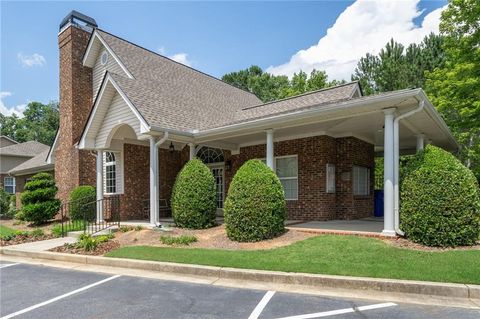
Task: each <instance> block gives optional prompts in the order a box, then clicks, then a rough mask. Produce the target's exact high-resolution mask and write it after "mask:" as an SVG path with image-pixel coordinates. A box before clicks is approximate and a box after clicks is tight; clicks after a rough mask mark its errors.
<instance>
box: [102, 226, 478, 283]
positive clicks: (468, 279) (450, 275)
mask: <svg viewBox="0 0 480 319" xmlns="http://www.w3.org/2000/svg"><path fill="white" fill-rule="evenodd" d="M107 256H108V257H119V258H133V259H144V260H156V261H170V262H178V263H188V264H200V265H209V266H223V267H234V268H248V269H262V270H277V271H287V272H305V273H314V274H330V275H346V276H364V277H377V278H396V279H412V280H426V281H439V282H456V283H472V284H480V273H479V269H480V250H469V251H446V252H424V251H414V250H408V249H401V248H396V247H391V246H389V245H387V244H385V243H384V242H382V241H381V240H378V239H373V238H361V237H353V236H334V235H325V236H318V237H313V238H309V239H307V240H304V241H301V242H297V243H295V244H293V245H290V246H288V247H281V248H276V249H271V250H257V251H238V250H237V251H233V250H220V249H187V248H162V247H150V246H132V247H124V248H119V249H117V250H114V251H112V252H110V253H108V254H107Z"/></svg>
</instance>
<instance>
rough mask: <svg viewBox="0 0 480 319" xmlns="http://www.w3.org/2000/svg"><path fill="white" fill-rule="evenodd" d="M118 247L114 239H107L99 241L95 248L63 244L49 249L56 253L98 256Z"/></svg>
mask: <svg viewBox="0 0 480 319" xmlns="http://www.w3.org/2000/svg"><path fill="white" fill-rule="evenodd" d="M119 247H120V243H119V242H117V241H115V240H109V241H107V242H104V243H100V244H99V245H98V246H97V248H96V249H95V250H90V251H86V250H85V249H83V248H77V247H75V245H73V244H65V245H63V246H60V247H55V248H52V249H50V250H49V251H53V252H57V253H66V254H78V255H90V256H100V255H104V254H106V253H108V252H109V251H111V250H114V249H117V248H119Z"/></svg>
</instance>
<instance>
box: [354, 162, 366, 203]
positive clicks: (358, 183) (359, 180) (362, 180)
mask: <svg viewBox="0 0 480 319" xmlns="http://www.w3.org/2000/svg"><path fill="white" fill-rule="evenodd" d="M369 194H370V169H369V168H366V167H361V166H353V195H360V196H365V195H369Z"/></svg>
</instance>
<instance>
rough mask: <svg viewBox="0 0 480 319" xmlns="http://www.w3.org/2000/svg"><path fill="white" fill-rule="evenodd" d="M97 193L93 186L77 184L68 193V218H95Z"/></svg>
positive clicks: (89, 219) (90, 219)
mask: <svg viewBox="0 0 480 319" xmlns="http://www.w3.org/2000/svg"><path fill="white" fill-rule="evenodd" d="M96 198H97V193H96V191H95V187H93V186H87V185H84V186H78V187H75V188H74V189H73V191H72V192H71V193H70V219H72V220H83V219H84V217H85V218H86V219H87V220H88V221H92V220H95V218H96V216H97V214H96V207H97V205H96Z"/></svg>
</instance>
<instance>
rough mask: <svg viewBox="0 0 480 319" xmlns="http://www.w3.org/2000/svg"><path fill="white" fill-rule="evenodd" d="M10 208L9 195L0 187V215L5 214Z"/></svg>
mask: <svg viewBox="0 0 480 319" xmlns="http://www.w3.org/2000/svg"><path fill="white" fill-rule="evenodd" d="M9 209H10V195H9V194H8V193H7V192H6V191H5V190H4V189H3V188H0V216H2V217H3V216H7V215H8V210H9Z"/></svg>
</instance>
